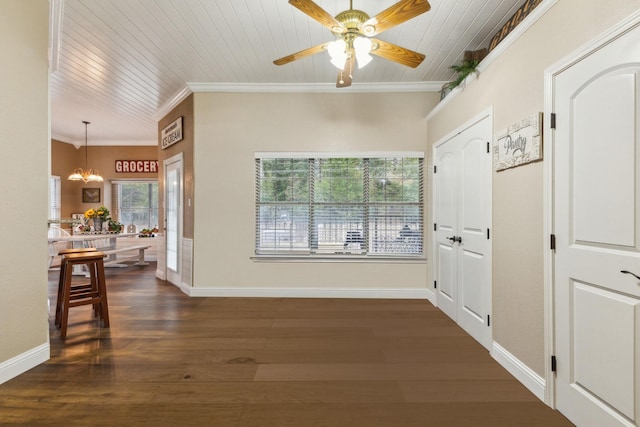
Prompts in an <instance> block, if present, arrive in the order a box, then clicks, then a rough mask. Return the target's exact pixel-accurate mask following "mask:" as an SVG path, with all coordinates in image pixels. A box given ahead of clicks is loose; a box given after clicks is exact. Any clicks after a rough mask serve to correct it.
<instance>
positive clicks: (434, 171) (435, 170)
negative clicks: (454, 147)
mask: <svg viewBox="0 0 640 427" xmlns="http://www.w3.org/2000/svg"><path fill="white" fill-rule="evenodd" d="M433 173H438V167H437V166H436V165H433Z"/></svg>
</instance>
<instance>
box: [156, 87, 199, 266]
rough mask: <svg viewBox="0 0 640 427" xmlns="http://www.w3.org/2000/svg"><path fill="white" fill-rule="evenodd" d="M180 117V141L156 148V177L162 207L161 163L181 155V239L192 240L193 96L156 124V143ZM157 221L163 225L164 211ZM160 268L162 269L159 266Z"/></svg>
mask: <svg viewBox="0 0 640 427" xmlns="http://www.w3.org/2000/svg"><path fill="white" fill-rule="evenodd" d="M180 116H182V140H181V141H179V142H176V143H175V144H173V145H170V146H169V147H168V148H166V149H162V147H161V145H160V143H158V147H156V151H157V155H158V163H159V168H160V173H159V175H158V182H159V186H158V191H159V193H160V194H159V199H158V200H159V201H160V206H163V201H164V181H163V175H164V167H163V162H164V161H165V160H167V159H168V158H170V157H173V156H175V155H176V154H178V153H182V160H183V169H184V171H183V172H184V177H183V179H184V182H183V191H182V206H183V218H182V220H183V224H182V226H183V230H182V234H183V237H186V238H189V239H193V227H194V224H193V221H194V219H193V215H194V214H193V212H194V204H195V203H196V201H195V200H194V179H193V176H194V170H193V144H194V142H193V138H194V136H193V133H194V118H193V95H189V96H188V97H187V98H186V99H185V100H184V101H182V102H181V103H180V105H178V106H177V107H176V108H174V109H173V110H171V112H170V113H169V114H167V115H166V116H165V117H163V118H162V120H160V122H158V141H160V134H161V132H162V129H164V128H165V127H166V126H168V125H169V124H170V123H171V122H173V121H174V120H176V119H177V118H178V117H180ZM158 220H159V221H160V224H164V211H163V210H162V209H161V210H160V212H159V216H158ZM160 268H162V267H161V266H160Z"/></svg>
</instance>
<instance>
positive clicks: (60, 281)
mask: <svg viewBox="0 0 640 427" xmlns="http://www.w3.org/2000/svg"><path fill="white" fill-rule="evenodd" d="M95 251H96V249H95V248H68V249H62V250H61V251H60V252H58V256H60V257H61V258H60V277H59V278H58V297H57V299H56V321H55V324H56V326H58V327H60V314H61V308H62V304H61V303H62V290H63V284H64V274H65V271H66V263H65V262H64V255H68V254H77V253H87V252H95ZM71 274H73V272H72V273H71ZM80 286H85V287H86V286H88V285H87V284H84V285H80Z"/></svg>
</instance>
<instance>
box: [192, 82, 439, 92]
mask: <svg viewBox="0 0 640 427" xmlns="http://www.w3.org/2000/svg"><path fill="white" fill-rule="evenodd" d="M444 83H446V82H414V83H354V84H353V85H351V86H350V87H347V88H341V89H336V86H335V84H331V83H321V84H306V83H287V84H283V83H187V86H188V87H189V88H190V89H191V91H193V92H194V93H195V92H202V93H211V92H218V93H233V92H237V93H378V92H439V91H440V89H441V88H442V85H443V84H444Z"/></svg>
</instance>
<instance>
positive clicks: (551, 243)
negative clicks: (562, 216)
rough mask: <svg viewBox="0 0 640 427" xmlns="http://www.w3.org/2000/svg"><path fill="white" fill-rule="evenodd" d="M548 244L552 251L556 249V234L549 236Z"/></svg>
mask: <svg viewBox="0 0 640 427" xmlns="http://www.w3.org/2000/svg"><path fill="white" fill-rule="evenodd" d="M549 246H550V248H551V250H552V251H555V250H556V235H555V234H552V235H551V236H550V238H549Z"/></svg>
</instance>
